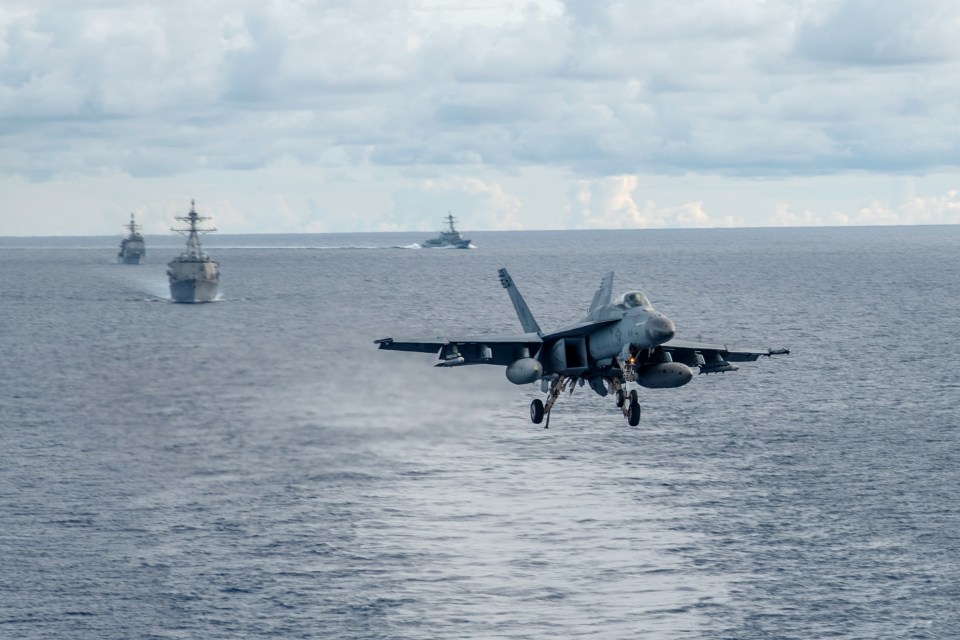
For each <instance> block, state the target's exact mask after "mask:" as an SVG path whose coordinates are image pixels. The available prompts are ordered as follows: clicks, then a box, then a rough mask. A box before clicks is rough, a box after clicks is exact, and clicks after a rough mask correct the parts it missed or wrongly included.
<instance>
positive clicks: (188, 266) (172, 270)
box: [167, 200, 220, 302]
mask: <svg viewBox="0 0 960 640" xmlns="http://www.w3.org/2000/svg"><path fill="white" fill-rule="evenodd" d="M176 219H177V220H182V221H183V222H186V223H187V224H188V225H189V226H188V227H187V228H186V229H172V231H176V232H177V233H179V234H180V235H183V236H186V238H187V248H186V249H185V250H184V252H183V253H181V254H180V255H179V256H177V257H176V258H175V259H173V260H171V261H170V262H169V263H168V264H167V267H168V269H167V275H168V276H169V277H170V298H171V299H172V300H173V301H174V302H211V301H212V300H213V299H214V298H216V297H217V286H218V285H219V284H220V263H218V262H216V261H215V260H211V259H210V256H208V255H207V254H206V253H204V251H203V249H201V248H200V236H201V235H203V234H205V233H209V232H211V231H216V229H199V228H198V227H197V223H198V222H200V221H201V220H209V219H210V218H208V217H206V216H201V215H199V214H197V210H196V207H195V205H194V201H193V200H191V201H190V213H188V214H187V215H186V216H177V217H176Z"/></svg>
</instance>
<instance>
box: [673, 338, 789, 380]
mask: <svg viewBox="0 0 960 640" xmlns="http://www.w3.org/2000/svg"><path fill="white" fill-rule="evenodd" d="M660 348H662V349H663V350H664V351H665V352H667V353H669V354H670V356H671V357H672V358H673V360H674V362H682V363H683V364H685V365H687V366H688V367H699V368H700V373H722V372H724V371H736V370H737V367H736V366H734V365H732V364H730V363H731V362H753V361H754V360H757V359H759V358H761V357H763V356H767V357H770V356H781V355H789V354H790V350H789V349H755V348H750V347H734V346H730V345H726V344H719V343H715V342H714V343H710V342H691V341H689V340H679V339H676V338H674V339H673V340H670V341H669V342H665V343H664V344H662V345H660Z"/></svg>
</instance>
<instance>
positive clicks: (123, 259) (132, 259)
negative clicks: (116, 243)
mask: <svg viewBox="0 0 960 640" xmlns="http://www.w3.org/2000/svg"><path fill="white" fill-rule="evenodd" d="M143 256H144V254H143V252H141V251H130V252H128V253H126V254H121V255H120V256H118V257H117V262H119V263H120V264H143Z"/></svg>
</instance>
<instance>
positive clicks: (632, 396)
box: [627, 389, 640, 404]
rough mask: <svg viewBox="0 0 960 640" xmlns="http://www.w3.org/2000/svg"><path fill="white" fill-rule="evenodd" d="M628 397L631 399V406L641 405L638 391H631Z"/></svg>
mask: <svg viewBox="0 0 960 640" xmlns="http://www.w3.org/2000/svg"><path fill="white" fill-rule="evenodd" d="M627 397H628V398H629V399H630V404H640V396H639V394H637V390H636V389H631V390H630V393H629V394H628V395H627Z"/></svg>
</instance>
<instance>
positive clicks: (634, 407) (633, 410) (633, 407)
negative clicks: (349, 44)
mask: <svg viewBox="0 0 960 640" xmlns="http://www.w3.org/2000/svg"><path fill="white" fill-rule="evenodd" d="M627 424H629V425H630V426H631V427H635V426H637V425H638V424H640V405H639V404H637V403H636V402H631V403H630V413H629V414H627Z"/></svg>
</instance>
